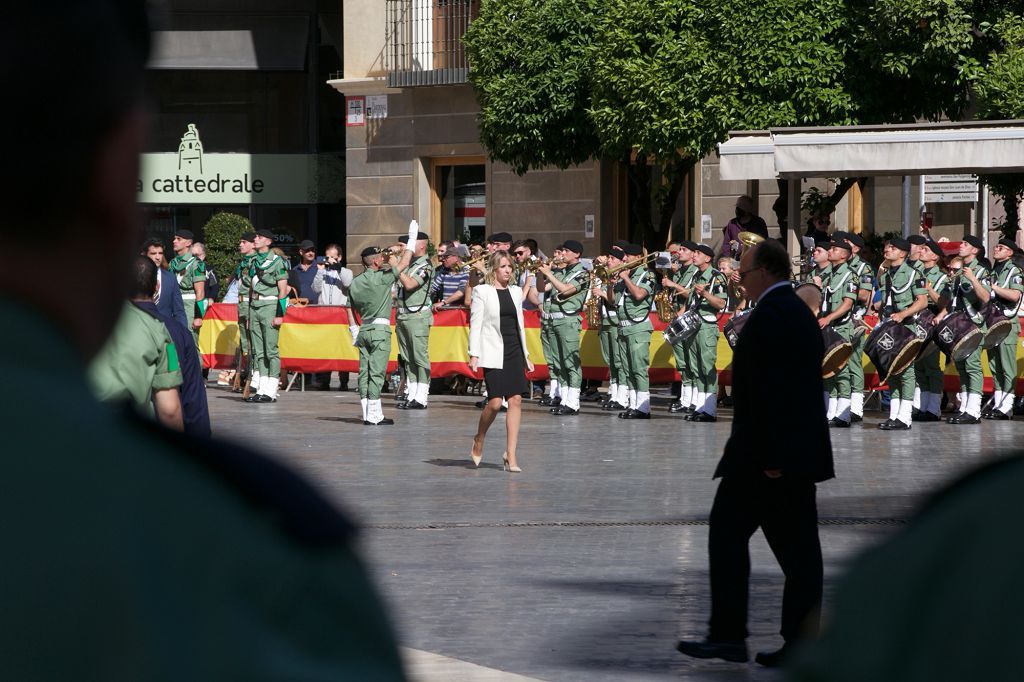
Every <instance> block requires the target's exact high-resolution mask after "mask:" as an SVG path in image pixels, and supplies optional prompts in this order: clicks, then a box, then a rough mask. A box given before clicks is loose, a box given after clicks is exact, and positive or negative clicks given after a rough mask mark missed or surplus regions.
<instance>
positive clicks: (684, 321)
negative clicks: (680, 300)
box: [662, 310, 704, 346]
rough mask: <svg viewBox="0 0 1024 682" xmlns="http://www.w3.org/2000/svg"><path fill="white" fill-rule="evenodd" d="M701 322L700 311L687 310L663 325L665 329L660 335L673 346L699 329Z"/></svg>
mask: <svg viewBox="0 0 1024 682" xmlns="http://www.w3.org/2000/svg"><path fill="white" fill-rule="evenodd" d="M703 323H704V322H703V320H701V319H700V313H698V312H697V311H696V310H687V311H686V312H685V313H683V314H682V315H680V316H679V317H677V318H676V319H674V320H672V321H671V322H670V323H669V325H668V326H667V327H665V331H663V332H662V335H663V336H664V337H665V340H666V341H668V342H669V344H671V345H673V346H674V345H676V344H677V343H682V342H683V341H686V340H687V339H689V338H690V337H692V336H693V335H694V334H696V333H697V330H698V329H700V326H701V325H702V324H703Z"/></svg>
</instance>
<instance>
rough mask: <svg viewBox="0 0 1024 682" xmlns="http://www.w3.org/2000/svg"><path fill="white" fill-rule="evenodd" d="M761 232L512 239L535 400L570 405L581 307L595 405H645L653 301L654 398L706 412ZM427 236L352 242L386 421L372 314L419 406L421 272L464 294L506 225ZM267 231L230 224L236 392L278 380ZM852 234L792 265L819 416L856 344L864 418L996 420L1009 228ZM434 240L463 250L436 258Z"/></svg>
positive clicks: (369, 388) (425, 363) (834, 400)
mask: <svg viewBox="0 0 1024 682" xmlns="http://www.w3.org/2000/svg"><path fill="white" fill-rule="evenodd" d="M763 239H764V237H763V236H762V235H760V234H758V233H754V232H741V233H740V234H739V238H738V240H734V242H735V243H731V244H730V246H729V251H728V252H727V253H723V254H721V255H719V257H718V259H717V261H716V258H715V252H714V251H713V250H712V249H711V247H709V246H707V245H706V244H698V243H694V242H689V241H678V242H672V243H670V244H669V245H668V249H667V251H665V252H657V253H648V252H647V251H646V250H645V249H643V248H642V247H641V246H639V245H637V244H632V243H629V242H626V241H617V242H615V243H614V244H613V245H612V246H611V248H610V249H609V250H608V252H607V253H604V254H600V255H594V256H592V257H590V258H587V257H586V254H585V250H584V247H583V245H582V244H581V243H580V242H579V241H576V240H573V239H570V240H567V241H566V242H564V243H562V244H559V245H557V246H556V247H555V249H554V250H553V254H552V258H550V259H548V258H546V257H545V256H544V255H543V254H542V253H540V251H539V249H537V248H536V242H534V241H533V240H523V241H518V242H514V243H515V244H516V245H517V246H516V251H515V256H514V263H515V268H516V272H515V277H516V281H518V282H520V283H521V285H522V287H521V288H522V291H523V299H524V305H525V306H526V307H528V308H531V309H536V310H539V312H540V318H541V326H540V338H541V345H542V348H543V352H544V356H545V359H546V361H547V365H548V370H549V374H550V382H549V385H548V390H547V392H546V393H541V394H540V397H539V399H538V403H539V404H540V405H543V406H546V407H548V408H549V411H550V413H551V414H553V415H558V416H576V415H579V414H581V400H582V393H583V390H584V385H585V382H584V378H583V371H582V364H581V359H580V332H581V329H582V322H583V319H586V321H587V327H588V328H590V329H594V330H597V331H598V335H599V339H600V347H601V355H602V358H603V359H604V362H605V364H606V365H607V367H608V390H607V392H606V393H605V395H604V398H603V400H601V401H600V408H601V409H602V410H604V411H610V412H615V413H617V415H618V417H619V418H622V419H650V418H651V392H650V380H649V375H648V369H649V367H650V357H649V355H650V339H651V335H652V334H653V332H654V326H653V324H652V322H651V313H652V311H653V312H654V313H656V314H657V316H658V318H659V319H660V320H661V322H663V323H665V324H666V325H667V326H666V329H665V331H664V332H663V334H664V338H665V340H666V341H667V343H669V344H670V346H671V350H672V354H673V356H674V359H675V366H676V369H677V370H678V372H679V375H680V382H679V391H678V395H676V394H675V393H674V394H673V395H674V397H675V400H673V401H672V402H671V403H670V404H669V406H668V412H669V413H670V414H681V415H683V417H682V418H684V419H685V420H687V421H690V422H714V421H716V420H717V414H718V411H717V406H718V400H719V398H720V397H722V396H724V395H725V392H724V390H720V389H719V385H718V369H717V367H716V362H717V359H718V358H717V354H718V337H719V328H720V322H721V321H723V319H724V317H725V316H728V317H729V319H728V320H727V321H725V322H724V325H723V331H724V334H725V338H726V341H727V342H728V344H729V345H730V346H731V347H735V346H736V345H737V344H739V343H742V328H743V323H744V318H745V315H746V314H747V313H749V312H750V310H751V308H752V307H753V305H754V303H753V302H752V301H749V300H747V299H746V297H745V295H744V291H743V287H742V285H741V284H740V281H741V274H742V273H740V272H739V271H738V266H737V265H736V262H735V261H734V260H733V258H734V256H735V253H734V252H735V251H737V250H742V248H744V247H750V246H753V245H755V244H757V243H758V242H760V241H762V240H763ZM254 243H255V244H254ZM428 243H429V237H428V235H427V234H426V233H424V232H420V231H419V229H418V226H416V224H415V221H413V223H412V224H411V225H410V230H409V234H408V235H407V236H404V237H403V238H402V239H400V240H398V243H396V244H394V245H393V246H390V247H386V248H378V247H371V248H368V249H366V250H364V251H363V253H362V259H363V264H364V267H365V270H366V271H365V272H364V273H363V274H362V275H360V276H357V277H356V278H355V279H354V280H353V282H352V287H351V292H350V294H351V306H352V312H353V313H354V316H353V322H352V326H351V330H352V335H353V340H354V346H355V347H356V348H358V349H359V354H360V372H359V387H360V398H361V403H362V405H363V420H362V421H363V423H364V424H367V425H380V424H385V425H386V424H391V423H393V420H391V419H386V418H384V415H383V412H382V409H381V405H380V392H381V390H382V387H383V386H384V385H385V381H384V379H385V372H386V366H387V352H388V347H389V343H390V341H389V339H390V330H389V329H388V328H386V327H385V324H384V323H385V322H388V323H389V324H390V316H391V312H392V309H394V310H395V312H396V314H397V322H396V328H397V332H398V340H399V346H400V364H401V369H402V373H403V375H404V377H405V382H404V386H405V392H404V395H402V396H401V397H399V400H398V402H397V405H396V406H397V407H398V408H399V409H426V408H427V405H428V394H429V388H430V358H429V345H428V340H429V336H430V329H431V325H432V319H433V318H432V314H433V312H435V311H436V310H437V309H438V306H439V305H444V303H445V301H443V300H440V299H438V300H432V298H431V292H432V291H433V292H435V295H434V298H435V299H436V298H437V296H440V295H442V292H443V290H442V288H441V287H439V286H432V285H431V283H432V279H433V277H434V274H435V269H436V270H437V271H438V276H443V275H446V274H452V273H449V272H448V270H450V269H451V268H453V267H455V268H457V269H458V271H459V273H462V277H466V276H467V273H468V279H467V280H465V288H466V293H465V296H463V297H462V298H461V301H463V302H465V301H467V300H468V299H469V292H470V291H471V288H472V287H473V286H474V285H475V284H479V283H480V282H481V281H482V276H483V273H484V261H485V257H486V256H487V255H489V254H491V253H494V252H495V251H509V252H510V255H511V251H510V249H511V247H512V245H513V238H512V236H511V235H509V234H508V233H497V234H494V235H491V236H490V237H489V238H488V241H487V244H486V246H485V247H471V248H470V249H468V250H467V249H466V247H464V246H461V245H459V244H458V242H446V243H445V245H444V246H445V247H446V248H445V251H446V254H445V255H442V256H441V257H440V258H439V259H438V262H437V263H436V265H435V264H434V263H433V262H432V259H431V258H429V257H428V255H427V252H428ZM254 246H255V248H254ZM269 246H270V240H269V239H268V238H266V236H265V235H263V234H261V233H256V234H246V235H243V238H242V242H241V244H240V252H241V255H242V256H243V264H242V265H240V266H239V269H238V272H237V273H236V277H237V278H238V279H239V280H240V283H241V285H242V288H240V295H239V306H240V310H239V320H240V323H241V324H242V326H243V327H244V329H243V330H242V335H243V343H242V353H243V355H245V356H248V355H249V354H250V353H251V354H252V356H253V358H252V361H251V369H250V370H249V371H248V374H247V376H248V377H249V379H250V381H251V386H252V390H251V391H250V392H247V395H249V397H248V401H249V402H270V401H273V400H275V399H276V397H277V395H276V388H275V387H273V386H271V384H275V385H276V382H277V377H276V374H277V373H278V372H277V371H275V370H276V369H277V367H276V362H274V361H275V360H276V357H277V355H278V354H277V349H276V336H277V335H276V330H277V327H278V326H279V321H278V320H276V319H275V320H271V319H270V318H271V317H273V316H274V315H275V314H276V315H281V314H282V313H281V310H283V307H284V306H283V305H282V306H281V308H280V309H278V308H277V306H276V305H275V310H274V311H269V308H268V311H267V312H266V313H264V311H263V310H262V309H261V308H258V306H257V305H256V302H260V304H262V302H263V301H264V300H266V301H269V302H272V303H275V304H276V303H277V302H278V299H279V298H283V296H280V295H279V292H278V291H277V284H278V279H279V278H280V276H281V275H280V272H281V270H282V268H280V267H277V262H276V261H274V260H273V259H268V258H267V257H266V256H267V254H266V252H267V251H268V250H269ZM864 248H865V242H864V239H863V238H862V237H861V236H860V235H858V234H851V233H847V232H842V231H836V232H834V233H833V234H832V235H831V238H830V241H827V242H826V241H820V242H817V243H816V244H815V245H814V248H813V249H812V250H811V252H810V254H809V255H810V260H809V261H807V262H805V264H804V265H803V267H798V268H797V271H796V272H794V274H793V277H792V283H793V286H794V287H796V290H797V294H798V295H799V296H800V297H801V298H802V299H803V300H804V301H806V302H807V304H808V306H809V307H810V309H811V311H812V312H813V313H814V315H815V316H816V317H817V318H818V323H819V326H820V328H821V330H822V335H823V337H824V342H825V343H824V345H825V348H826V354H825V359H824V362H823V365H822V376H823V378H824V379H825V389H826V393H825V395H824V396H823V400H824V401H825V404H826V405H827V419H828V423H829V426H831V427H833V428H849V427H850V426H851V424H853V423H856V422H860V421H862V420H863V414H864V402H865V396H866V393H865V377H864V363H863V358H864V357H865V356H866V357H867V358H868V360H870V362H871V363H872V365H873V366H874V368H875V371H876V372H877V375H878V379H879V381H880V382H884V383H882V385H880V386H876V387H875V388H874V389H873V390H872V392H871V393H874V392H877V391H884V390H887V392H888V395H889V414H888V419H885V420H884V421H883V422H882V423H881V424H879V425H878V428H880V429H882V430H886V431H905V430H909V429H910V428H911V427H912V424H913V422H937V421H940V419H941V413H942V411H943V408H944V407H945V408H947V409H949V410H951V411H952V412H953V414H952V416H950V417H949V418H948V419H947V420H946V421H947V422H948V423H950V424H977V423H980V421H981V420H982V419H995V420H1008V419H1011V418H1012V416H1013V410H1014V402H1015V397H1016V381H1017V356H1016V353H1017V342H1018V337H1019V334H1020V322H1019V318H1018V313H1019V312H1020V308H1021V303H1022V298H1024V283H1022V280H1024V272H1022V270H1021V267H1020V266H1019V265H1018V264H1017V262H1015V259H1016V260H1019V258H1020V257H1021V256H1022V255H1024V253H1022V251H1021V250H1020V249H1019V248H1018V247H1017V245H1016V244H1015V243H1014V242H1013V241H1011V240H1008V239H1002V240H1000V241H999V243H998V245H997V246H996V247H995V248H994V250H993V251H994V252H993V259H994V261H995V263H994V264H992V263H989V262H988V260H986V259H985V248H984V244H983V243H982V241H981V240H980V239H978V238H977V237H973V236H970V235H967V236H965V237H964V238H963V241H961V242H960V245H959V251H958V253H957V254H956V255H955V256H953V257H948V256H947V254H946V253H945V252H944V251H943V249H942V248H941V245H940V244H937V243H936V242H934V241H930V240H928V239H926V238H924V237H920V236H915V237H913V238H911V239H903V238H900V237H894V238H892V239H890V240H888V241H887V242H886V243H885V246H884V251H883V260H882V263H881V265H880V267H879V268H878V270H877V272H873V269H872V266H871V264H869V263H868V262H867V261H866V260H864V259H863V258H862V257H861V253H862V250H863V249H864ZM448 251H451V252H452V253H462V254H466V255H467V256H468V257H467V258H465V261H463V258H462V257H459V258H449V257H447V256H448V255H450V254H447V252H448ZM268 264H269V265H273V266H274V268H270V267H268ZM713 264H717V265H718V267H715V266H714V265H713ZM275 268H276V269H275ZM270 270H273V272H272V273H271V272H270ZM459 273H454V274H459ZM264 289H266V291H264ZM243 307H244V310H242V308H243ZM250 308H252V309H253V310H251V311H250ZM263 318H267V319H265V320H264V319H263ZM872 318H873V319H877V322H876V323H875V324H874V325H873V326H872V325H870V324H869V322H868V320H869V319H872ZM271 322H274V323H275V324H270V323H271ZM780 333H784V332H782V331H780ZM271 346H274V347H271ZM983 350H985V351H987V354H988V362H989V366H990V368H991V373H992V377H993V383H994V392H993V395H992V399H991V402H990V403H989V404H988V405H987V406H983V404H982V401H983V373H982V359H981V355H982V351H983ZM942 356H945V358H946V362H951V363H953V364H954V365H955V367H956V371H957V374H958V375H959V380H960V390H959V392H958V393H956V394H955V395H954V394H952V392H947V391H945V388H944V373H943V369H942ZM247 364H249V363H247ZM249 393H251V395H250V394H249ZM944 403H945V404H944ZM983 408H985V409H983Z"/></svg>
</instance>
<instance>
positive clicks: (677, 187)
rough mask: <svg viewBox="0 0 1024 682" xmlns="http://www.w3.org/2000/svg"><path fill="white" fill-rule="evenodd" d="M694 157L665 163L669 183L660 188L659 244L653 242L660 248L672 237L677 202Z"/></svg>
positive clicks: (665, 172)
mask: <svg viewBox="0 0 1024 682" xmlns="http://www.w3.org/2000/svg"><path fill="white" fill-rule="evenodd" d="M693 166H694V162H693V160H692V159H678V160H676V161H673V162H671V163H667V164H665V169H664V175H665V176H666V177H667V179H668V183H667V184H665V185H663V186H662V187H661V188H660V190H661V192H660V197H659V199H660V201H659V206H660V215H659V216H658V237H659V239H658V242H659V243H658V244H652V245H651V246H655V247H657V248H658V249H663V248H665V245H666V243H667V242H668V241H669V239H671V232H672V218H673V217H674V216H675V212H676V202H677V201H679V193H680V192H682V191H683V182H684V181H685V180H686V176H687V174H688V173H689V172H690V171H691V170H692V169H693Z"/></svg>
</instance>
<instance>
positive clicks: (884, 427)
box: [878, 419, 896, 431]
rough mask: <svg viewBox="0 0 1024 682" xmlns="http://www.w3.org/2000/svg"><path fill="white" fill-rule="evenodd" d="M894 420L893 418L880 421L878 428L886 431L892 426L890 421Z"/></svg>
mask: <svg viewBox="0 0 1024 682" xmlns="http://www.w3.org/2000/svg"><path fill="white" fill-rule="evenodd" d="M894 421H896V420H895V419H886V420H885V421H884V422H882V423H881V424H879V425H878V428H880V429H882V430H883V431H888V430H889V429H890V428H892V423H893V422H894Z"/></svg>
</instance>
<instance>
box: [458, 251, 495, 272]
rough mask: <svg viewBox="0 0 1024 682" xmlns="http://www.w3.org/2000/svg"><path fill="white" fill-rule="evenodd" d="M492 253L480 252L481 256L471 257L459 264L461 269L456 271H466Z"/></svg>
mask: <svg viewBox="0 0 1024 682" xmlns="http://www.w3.org/2000/svg"><path fill="white" fill-rule="evenodd" d="M490 255H491V254H489V253H483V254H480V255H479V256H477V257H476V258H470V259H469V260H468V261H466V262H465V263H462V264H461V265H460V266H459V269H458V270H456V271H455V272H466V271H467V270H469V269H470V268H471V267H473V266H474V265H476V264H477V263H479V262H480V261H482V260H484V259H485V258H487V257H488V256H490Z"/></svg>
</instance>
